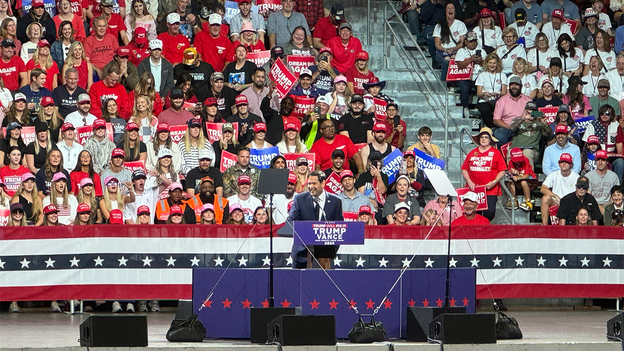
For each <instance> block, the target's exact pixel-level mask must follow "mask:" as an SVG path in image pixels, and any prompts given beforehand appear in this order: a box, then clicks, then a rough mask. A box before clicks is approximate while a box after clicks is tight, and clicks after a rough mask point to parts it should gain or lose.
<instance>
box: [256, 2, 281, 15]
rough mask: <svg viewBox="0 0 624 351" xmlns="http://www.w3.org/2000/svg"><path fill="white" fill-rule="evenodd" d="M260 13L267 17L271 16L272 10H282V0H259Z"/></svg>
mask: <svg viewBox="0 0 624 351" xmlns="http://www.w3.org/2000/svg"><path fill="white" fill-rule="evenodd" d="M256 3H257V4H258V13H259V14H261V15H262V16H263V17H264V18H265V19H267V18H269V14H270V13H271V12H276V11H280V10H281V9H282V0H257V1H256Z"/></svg>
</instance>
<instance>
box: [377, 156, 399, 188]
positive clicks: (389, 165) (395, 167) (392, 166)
mask: <svg viewBox="0 0 624 351" xmlns="http://www.w3.org/2000/svg"><path fill="white" fill-rule="evenodd" d="M402 162H403V153H402V152H401V150H399V149H395V150H394V151H392V152H391V153H390V154H389V155H388V156H386V157H384V159H383V168H382V169H381V172H382V173H383V174H385V175H387V176H388V184H392V183H394V180H395V179H396V176H397V174H399V170H400V169H401V164H402Z"/></svg>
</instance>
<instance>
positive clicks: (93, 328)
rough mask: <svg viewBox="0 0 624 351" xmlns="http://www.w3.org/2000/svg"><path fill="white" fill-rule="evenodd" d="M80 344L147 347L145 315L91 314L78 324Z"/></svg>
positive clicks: (89, 345)
mask: <svg viewBox="0 0 624 351" xmlns="http://www.w3.org/2000/svg"><path fill="white" fill-rule="evenodd" d="M80 346H88V347H115V346H117V347H147V316H91V317H89V318H87V320H85V321H84V322H82V324H80Z"/></svg>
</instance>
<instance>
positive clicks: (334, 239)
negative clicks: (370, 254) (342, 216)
mask: <svg viewBox="0 0 624 351" xmlns="http://www.w3.org/2000/svg"><path fill="white" fill-rule="evenodd" d="M295 232H296V233H297V234H298V235H295V236H294V239H295V241H294V243H295V245H302V244H303V243H305V244H306V245H364V222H315V221H295Z"/></svg>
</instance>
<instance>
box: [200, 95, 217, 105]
mask: <svg viewBox="0 0 624 351" xmlns="http://www.w3.org/2000/svg"><path fill="white" fill-rule="evenodd" d="M204 105H205V106H217V105H219V102H217V99H215V98H213V97H209V98H206V100H204Z"/></svg>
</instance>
